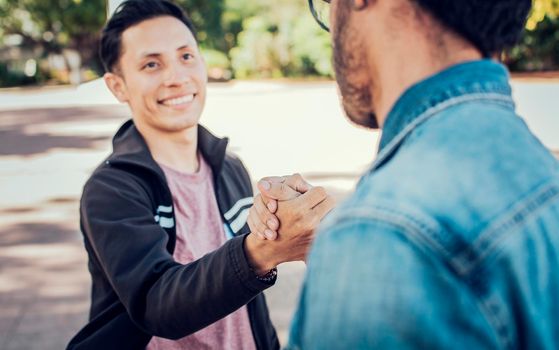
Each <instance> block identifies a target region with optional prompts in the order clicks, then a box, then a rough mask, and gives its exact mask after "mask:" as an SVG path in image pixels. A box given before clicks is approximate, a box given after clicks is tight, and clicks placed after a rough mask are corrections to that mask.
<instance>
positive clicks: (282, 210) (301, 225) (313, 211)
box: [245, 175, 334, 273]
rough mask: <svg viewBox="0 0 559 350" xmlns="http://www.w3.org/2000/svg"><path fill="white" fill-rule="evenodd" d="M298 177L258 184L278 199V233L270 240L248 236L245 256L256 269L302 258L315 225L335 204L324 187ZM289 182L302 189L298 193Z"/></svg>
mask: <svg viewBox="0 0 559 350" xmlns="http://www.w3.org/2000/svg"><path fill="white" fill-rule="evenodd" d="M301 180H302V177H300V175H294V176H291V177H288V178H285V181H278V178H266V179H263V180H261V181H260V182H259V184H258V185H259V188H260V190H261V191H262V193H263V194H264V195H265V196H266V197H269V198H272V199H274V200H277V210H276V212H275V215H276V216H277V218H278V219H279V229H278V233H279V235H278V237H277V239H276V240H273V241H271V240H265V241H263V240H261V239H259V238H257V236H256V234H253V233H251V234H250V235H249V236H248V237H247V239H246V241H245V249H246V253H247V257H248V259H249V263H250V264H251V266H253V268H254V269H255V271H257V273H259V272H263V273H265V272H267V271H268V270H270V269H272V268H274V267H276V266H277V265H278V264H280V263H283V262H287V261H298V260H304V259H305V258H306V255H307V252H308V249H309V247H310V245H311V243H312V241H313V239H314V231H315V229H316V227H317V226H318V224H319V223H320V220H321V219H322V218H323V217H324V216H325V215H326V214H327V213H328V212H329V211H330V210H331V209H332V208H333V207H334V200H333V199H332V197H330V196H328V194H327V193H326V190H325V189H324V188H323V187H311V186H310V185H308V184H307V183H306V182H304V180H303V182H304V183H303V182H301ZM291 186H293V187H295V189H297V190H300V191H305V192H304V193H303V194H301V193H299V192H298V191H296V190H295V189H293V188H292V187H291ZM268 209H270V208H269V207H268ZM272 209H273V208H272ZM254 210H255V211H256V209H254Z"/></svg>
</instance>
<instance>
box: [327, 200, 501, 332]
mask: <svg viewBox="0 0 559 350" xmlns="http://www.w3.org/2000/svg"><path fill="white" fill-rule="evenodd" d="M355 219H364V220H377V221H379V222H380V223H382V224H383V225H387V226H391V227H395V228H397V229H398V231H399V232H400V234H403V235H404V237H405V238H406V239H407V240H408V241H409V242H410V243H411V244H412V245H413V246H414V247H416V248H418V249H419V250H420V251H422V252H424V253H429V252H432V253H435V254H436V255H435V257H439V258H440V259H441V263H442V264H443V266H445V267H446V268H447V269H448V271H449V272H450V273H451V274H454V275H455V276H456V278H457V281H459V283H462V284H464V285H465V286H468V291H469V294H470V296H471V298H472V301H473V302H474V303H475V304H476V305H477V307H478V311H479V313H480V315H481V316H482V317H483V318H484V319H485V321H486V322H487V324H488V325H489V326H491V327H492V331H493V333H494V337H495V340H496V341H497V342H499V341H501V342H502V339H501V337H500V336H499V330H500V329H502V328H503V323H502V322H500V321H499V318H498V317H497V315H495V314H494V313H492V312H490V311H491V309H490V308H489V309H488V305H487V303H486V300H485V298H483V297H482V295H479V293H476V292H475V290H474V289H473V288H472V287H471V285H470V283H469V280H468V279H467V277H468V276H467V275H464V274H461V273H459V271H458V270H457V269H456V266H455V265H454V263H453V261H452V254H451V252H450V251H448V250H447V249H446V248H445V247H444V246H443V245H442V244H440V243H439V242H437V240H435V239H432V238H431V236H432V235H431V234H429V233H428V232H431V233H435V232H436V231H440V230H437V229H436V228H434V227H431V225H429V224H427V223H424V222H422V221H421V220H419V219H417V218H414V217H412V216H411V215H409V214H406V213H404V212H401V211H397V210H394V209H388V208H385V207H382V206H378V205H377V206H374V207H367V208H366V210H365V209H361V208H349V209H346V210H345V211H343V212H341V213H339V214H338V215H337V217H336V218H335V220H334V221H332V222H330V225H329V226H333V225H343V224H347V223H348V221H351V220H355ZM426 232H427V233H426ZM426 249H429V252H426V251H425V250H426ZM489 306H490V305H489ZM505 343H506V342H505Z"/></svg>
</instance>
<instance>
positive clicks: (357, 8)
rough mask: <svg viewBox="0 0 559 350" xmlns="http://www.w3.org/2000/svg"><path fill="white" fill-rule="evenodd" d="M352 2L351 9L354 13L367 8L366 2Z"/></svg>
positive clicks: (358, 0) (359, 0)
mask: <svg viewBox="0 0 559 350" xmlns="http://www.w3.org/2000/svg"><path fill="white" fill-rule="evenodd" d="M352 1H353V9H354V10H355V11H361V10H363V9H364V8H365V7H367V0H352Z"/></svg>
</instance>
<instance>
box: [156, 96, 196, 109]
mask: <svg viewBox="0 0 559 350" xmlns="http://www.w3.org/2000/svg"><path fill="white" fill-rule="evenodd" d="M194 97H195V94H190V95H184V96H181V97H175V98H170V99H167V100H161V101H159V103H161V104H162V105H165V106H171V107H172V106H180V105H183V104H186V103H189V102H192V100H194Z"/></svg>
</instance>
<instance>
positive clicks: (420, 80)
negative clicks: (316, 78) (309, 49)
mask: <svg viewBox="0 0 559 350" xmlns="http://www.w3.org/2000/svg"><path fill="white" fill-rule="evenodd" d="M309 3H310V5H311V10H312V13H313V15H314V16H315V18H316V19H317V20H318V21H319V23H320V24H321V26H322V27H324V28H326V29H331V32H332V38H333V39H332V41H333V48H334V53H333V55H334V65H335V71H336V80H337V82H338V85H339V90H340V95H341V101H342V104H343V107H344V109H345V112H346V114H347V116H348V117H349V119H350V120H352V121H353V122H355V123H356V124H359V125H363V126H367V127H373V128H376V127H380V128H382V131H383V132H382V137H381V140H380V145H379V152H378V155H377V157H376V160H375V161H374V163H373V164H372V166H371V168H370V169H369V171H367V172H366V173H365V174H364V175H363V177H362V178H361V180H360V182H359V184H358V185H357V188H356V190H355V194H354V195H353V196H351V197H350V198H349V199H348V200H347V201H346V202H345V203H343V204H341V205H340V206H338V208H336V209H335V210H334V211H333V212H332V214H331V215H330V216H329V217H328V218H327V219H326V221H325V222H324V223H323V226H322V227H321V229H320V230H319V234H318V235H317V239H316V241H315V243H314V245H313V247H312V249H311V252H310V255H309V259H308V261H307V262H308V270H307V276H306V280H305V283H304V288H303V292H302V295H301V299H300V305H299V309H298V311H297V314H296V317H295V320H294V322H293V324H292V329H291V336H290V348H293V349H518V348H523V349H557V347H558V346H559V338H558V335H559V303H558V296H559V273H558V271H559V231H558V227H559V163H558V162H557V160H556V159H555V158H554V157H553V156H552V155H551V153H550V152H549V151H548V150H547V149H546V148H545V147H544V146H543V145H542V144H541V143H540V141H539V140H538V139H537V138H536V137H535V136H534V135H532V133H531V132H530V130H529V129H528V128H527V126H526V124H525V123H524V121H523V120H522V119H521V118H520V117H518V116H517V115H516V113H515V106H514V101H513V99H512V97H511V88H510V84H509V75H508V73H507V70H506V68H505V67H504V66H503V65H501V64H499V63H498V62H496V61H494V60H492V59H491V58H492V57H499V54H500V53H501V51H502V50H503V49H505V48H506V47H508V46H511V45H513V44H514V43H515V41H516V39H517V38H518V37H519V35H520V33H521V31H522V29H523V25H524V21H525V19H526V17H527V15H528V12H529V10H530V6H531V1H530V0H468V1H461V0H460V1H458V0H332V1H326V2H324V1H322V0H309ZM327 7H330V8H329V9H328V8H327ZM328 11H329V13H330V15H329V16H327V15H326V16H325V15H324V14H325V13H328ZM364 152H370V150H364ZM264 192H265V191H264ZM269 196H271V197H273V195H271V194H269ZM280 204H281V202H280ZM278 218H279V219H280V222H281V220H282V217H281V215H280V216H278Z"/></svg>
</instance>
